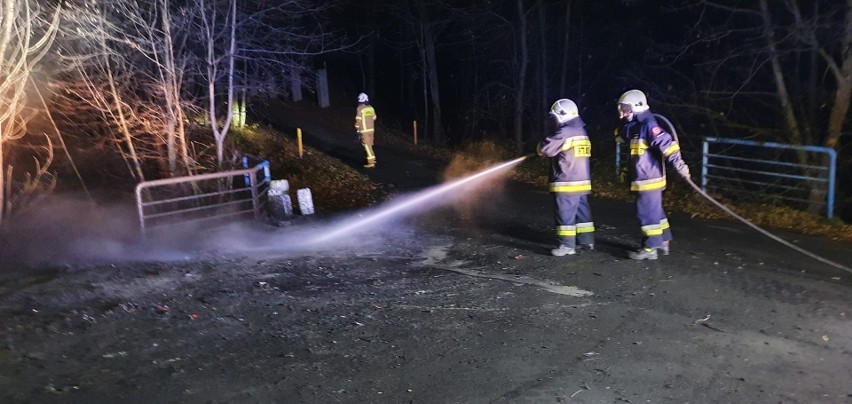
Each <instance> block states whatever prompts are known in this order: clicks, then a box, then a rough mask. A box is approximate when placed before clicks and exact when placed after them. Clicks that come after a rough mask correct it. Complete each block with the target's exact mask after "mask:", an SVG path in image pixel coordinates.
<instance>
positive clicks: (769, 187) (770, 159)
mask: <svg viewBox="0 0 852 404" xmlns="http://www.w3.org/2000/svg"><path fill="white" fill-rule="evenodd" d="M799 161H808V162H817V163H806V164H803V163H799ZM836 163H837V152H836V151H834V149H831V148H828V147H819V146H795V145H788V144H781V143H772V142H755V141H750V140H738V139H724V138H716V137H707V138H705V139H704V143H703V146H702V153H701V189H702V190H704V191H711V192H717V193H722V194H724V195H726V196H728V197H731V198H736V199H743V198H755V200H759V201H762V202H767V201H770V202H778V201H780V202H783V203H784V205H787V206H790V207H793V208H798V209H801V208H802V207H805V206H807V205H808V204H809V203H810V202H811V195H812V193H816V194H817V195H823V196H822V197H821V199H822V200H824V203H825V205H824V207H825V212H826V217H828V218H829V219H831V218H832V217H833V216H834V188H835V177H836Z"/></svg>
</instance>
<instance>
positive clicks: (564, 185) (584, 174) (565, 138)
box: [538, 117, 592, 195]
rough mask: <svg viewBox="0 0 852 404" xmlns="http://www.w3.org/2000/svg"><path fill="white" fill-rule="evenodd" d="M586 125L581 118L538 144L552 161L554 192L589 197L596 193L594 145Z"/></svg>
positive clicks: (560, 127) (543, 154) (541, 151)
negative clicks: (593, 186) (594, 185)
mask: <svg viewBox="0 0 852 404" xmlns="http://www.w3.org/2000/svg"><path fill="white" fill-rule="evenodd" d="M585 125H586V124H585V123H584V122H583V120H582V119H581V118H580V117H577V118H574V119H572V120H570V121H568V122H565V123H564V124H562V125H560V126H559V127H557V128H556V131H555V133H554V134H553V135H552V136H550V137H547V138H545V139H544V140H543V141H541V143H539V144H538V154H539V155H540V156H546V157H550V158H551V159H550V192H558V193H565V194H574V195H585V194H588V193H589V192H591V191H592V181H591V178H592V177H591V170H590V168H589V158H590V157H591V156H592V143H591V141H589V136H588V135H587V134H586V130H585V129H584V128H583V127H584V126H585Z"/></svg>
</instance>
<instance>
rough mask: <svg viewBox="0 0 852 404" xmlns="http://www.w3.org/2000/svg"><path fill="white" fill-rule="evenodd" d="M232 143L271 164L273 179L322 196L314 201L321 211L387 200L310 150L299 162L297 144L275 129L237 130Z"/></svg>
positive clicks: (335, 162) (344, 167)
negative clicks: (284, 180)
mask: <svg viewBox="0 0 852 404" xmlns="http://www.w3.org/2000/svg"><path fill="white" fill-rule="evenodd" d="M230 139H231V141H232V142H233V147H235V148H237V149H239V150H241V151H242V152H244V153H245V154H248V155H254V156H264V158H265V159H266V160H269V163H270V166H271V170H272V172H271V174H272V178H273V179H286V180H287V181H289V183H290V188H291V189H299V188H310V189H311V193H312V194H314V195H322V197H321V198H316V199H315V200H314V205H315V206H316V208H317V209H318V210H325V211H338V210H346V209H355V208H362V207H366V206H369V205H372V204H373V203H375V202H377V201H379V200H381V199H382V198H383V197H384V196H385V194H384V192H383V191H382V190H381V189H380V187H379V186H378V185H377V184H375V183H373V182H372V181H370V179H369V178H368V177H367V176H365V175H364V174H361V173H359V172H358V171H356V170H354V169H353V168H352V167H350V166H348V165H346V164H344V163H342V162H341V161H340V160H337V159H335V158H333V157H329V156H327V155H325V154H323V153H322V152H320V151H318V150H316V149H314V148H312V147H310V146H305V147H304V154H303V157H302V158H299V151H298V146H297V145H296V143H295V142H294V141H293V140H291V139H290V138H289V137H287V136H283V135H281V134H279V133H277V132H275V131H274V130H272V129H269V128H263V127H249V128H245V129H241V130H235V131H234V133H233V136H232V137H231V138H230Z"/></svg>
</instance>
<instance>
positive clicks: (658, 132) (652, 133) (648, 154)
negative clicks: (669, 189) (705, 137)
mask: <svg viewBox="0 0 852 404" xmlns="http://www.w3.org/2000/svg"><path fill="white" fill-rule="evenodd" d="M616 140H617V141H622V142H626V143H629V144H630V161H631V162H632V163H633V164H632V167H631V172H632V173H631V174H632V176H631V178H632V179H633V181H632V182H631V183H630V190H631V191H637V192H643V191H656V190H661V189H665V188H666V175H665V172H664V171H663V158H665V159H667V160H668V161H669V163H671V164H672V166H674V167H675V169H679V168H681V167H682V166H683V165H684V164H685V163H684V161H683V158H681V155H680V146H679V145H678V144H677V142H676V141H675V140H674V138H672V136H671V135H670V134H668V132H666V131H665V130H663V129H662V128H661V127H660V125H659V124H658V123H657V119H656V118H654V115H653V114H652V113H651V111H644V112H640V113H637V114H635V115H634V117H633V120H632V121H630V122H626V123H624V124H623V126H622V127H621V130H620V131H619V133H618V138H617V139H616Z"/></svg>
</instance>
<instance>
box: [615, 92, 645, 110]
mask: <svg viewBox="0 0 852 404" xmlns="http://www.w3.org/2000/svg"><path fill="white" fill-rule="evenodd" d="M647 110H648V98H647V97H645V93H643V92H641V91H639V90H630V91H628V92H626V93H624V94H621V97H619V98H618V111H619V112H621V114H622V116H623V115H627V114H629V113H631V112H633V113H639V112H643V111H647Z"/></svg>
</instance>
